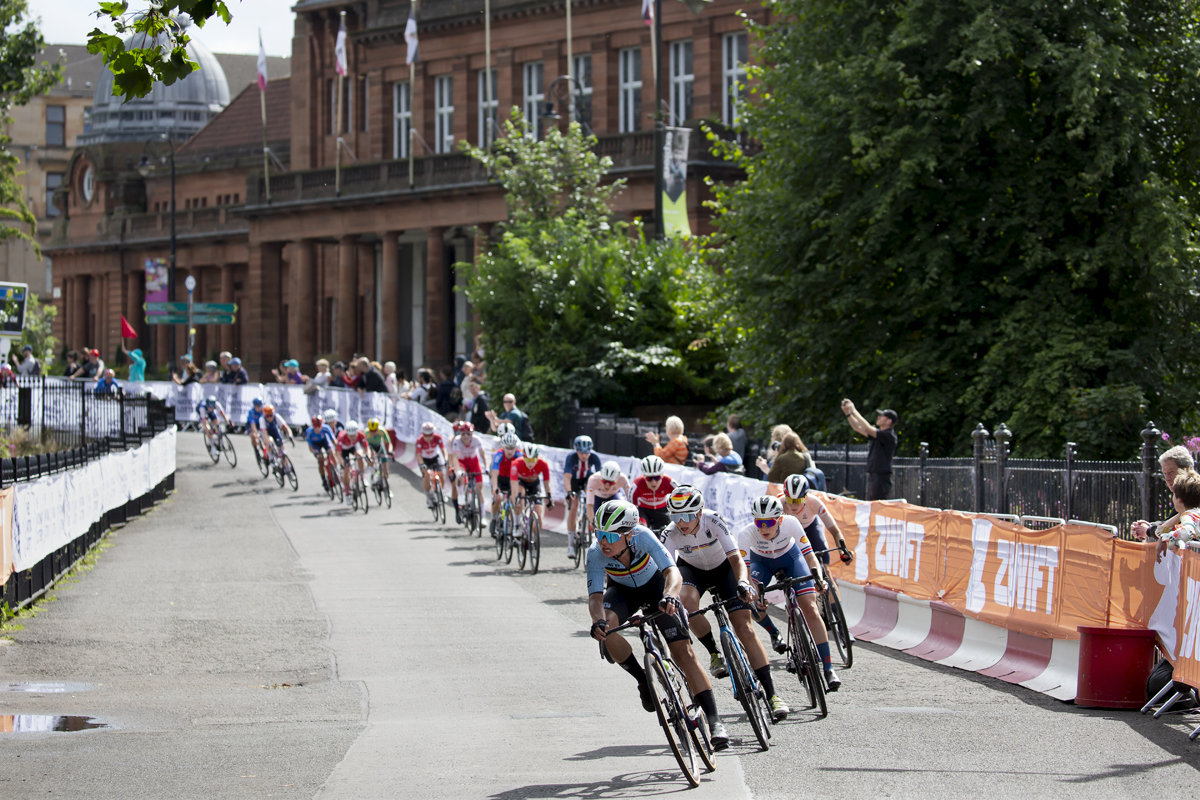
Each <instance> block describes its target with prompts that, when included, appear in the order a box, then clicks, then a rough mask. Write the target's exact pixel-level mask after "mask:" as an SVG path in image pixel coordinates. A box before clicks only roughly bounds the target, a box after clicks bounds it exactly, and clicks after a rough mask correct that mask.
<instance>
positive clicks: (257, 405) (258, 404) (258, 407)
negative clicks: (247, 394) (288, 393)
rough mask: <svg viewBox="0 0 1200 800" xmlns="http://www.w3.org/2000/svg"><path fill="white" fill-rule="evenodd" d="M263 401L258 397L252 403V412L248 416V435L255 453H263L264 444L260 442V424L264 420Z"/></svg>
mask: <svg viewBox="0 0 1200 800" xmlns="http://www.w3.org/2000/svg"><path fill="white" fill-rule="evenodd" d="M262 409H263V401H262V398H261V397H256V398H254V399H253V400H251V401H250V411H249V412H248V413H247V414H246V433H248V434H250V443H251V444H252V445H254V452H256V453H261V452H262V450H261V449H260V448H261V447H262V444H261V443H260V442H259V441H258V423H259V421H260V420H262Z"/></svg>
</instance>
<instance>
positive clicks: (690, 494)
mask: <svg viewBox="0 0 1200 800" xmlns="http://www.w3.org/2000/svg"><path fill="white" fill-rule="evenodd" d="M703 509H704V492H702V491H700V490H699V489H697V488H696V487H695V486H692V485H691V484H690V483H685V484H683V485H682V486H676V487H675V491H673V492H671V494H669V495H668V496H667V513H668V514H698V513H700V511H702V510H703Z"/></svg>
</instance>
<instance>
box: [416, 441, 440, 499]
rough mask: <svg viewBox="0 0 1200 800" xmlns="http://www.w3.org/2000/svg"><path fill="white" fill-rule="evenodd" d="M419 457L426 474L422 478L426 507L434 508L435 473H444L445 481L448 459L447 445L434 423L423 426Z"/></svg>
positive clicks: (418, 449) (418, 448) (418, 444)
mask: <svg viewBox="0 0 1200 800" xmlns="http://www.w3.org/2000/svg"><path fill="white" fill-rule="evenodd" d="M417 456H418V457H420V459H421V463H422V464H424V465H425V474H424V475H422V476H421V486H422V487H423V488H424V489H425V506H426V507H427V508H433V506H434V503H435V502H436V500H435V499H434V496H433V473H435V472H440V473H442V479H443V480H445V478H446V472H445V468H446V461H447V459H446V445H445V443H444V442H443V441H442V437H441V434H439V433H438V432H437V428H435V427H434V426H433V423H432V422H426V423H424V424H422V425H421V435H420V436H418V437H417Z"/></svg>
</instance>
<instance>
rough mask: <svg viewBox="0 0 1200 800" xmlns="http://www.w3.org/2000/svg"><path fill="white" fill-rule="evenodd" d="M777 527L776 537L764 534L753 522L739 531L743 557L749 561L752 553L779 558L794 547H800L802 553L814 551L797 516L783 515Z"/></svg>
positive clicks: (738, 537)
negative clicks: (772, 537)
mask: <svg viewBox="0 0 1200 800" xmlns="http://www.w3.org/2000/svg"><path fill="white" fill-rule="evenodd" d="M777 528H778V530H779V533H778V534H777V535H776V536H775V538H774V539H768V538H766V537H765V536H763V535H762V532H761V531H760V530H759V529H758V526H757V525H755V524H754V523H753V522H751V523H750V524H749V525H747V526H746V527H744V528H742V529H741V530H740V531H738V536H737V541H738V546H739V548H740V549H741V551H742V557H743V558H745V559H746V560H747V561H749V560H750V556H751V555H760V556H762V557H763V558H779V557H780V556H782V555H783V554H784V553H787V552H788V551H789V550H791V549H792V548H794V547H795V548H799V550H800V552H801V554H807V553H811V552H812V546H811V545H809V543H808V537H807V536H805V535H804V529H803V528H801V527H800V522H799V520H797V519H796V518H795V517H789V516H787V515H786V514H785V515H783V516H782V517H780V519H779V525H778V526H777Z"/></svg>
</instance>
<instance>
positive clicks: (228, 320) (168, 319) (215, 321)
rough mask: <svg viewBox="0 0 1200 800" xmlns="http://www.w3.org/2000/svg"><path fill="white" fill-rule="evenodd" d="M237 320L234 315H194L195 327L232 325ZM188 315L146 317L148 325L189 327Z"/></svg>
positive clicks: (193, 322)
mask: <svg viewBox="0 0 1200 800" xmlns="http://www.w3.org/2000/svg"><path fill="white" fill-rule="evenodd" d="M236 320H237V318H236V317H234V315H233V314H193V315H192V324H193V325H232V324H233V323H234V322H235V321H236ZM187 321H188V318H187V314H151V315H149V316H147V317H146V324H147V325H187Z"/></svg>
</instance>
